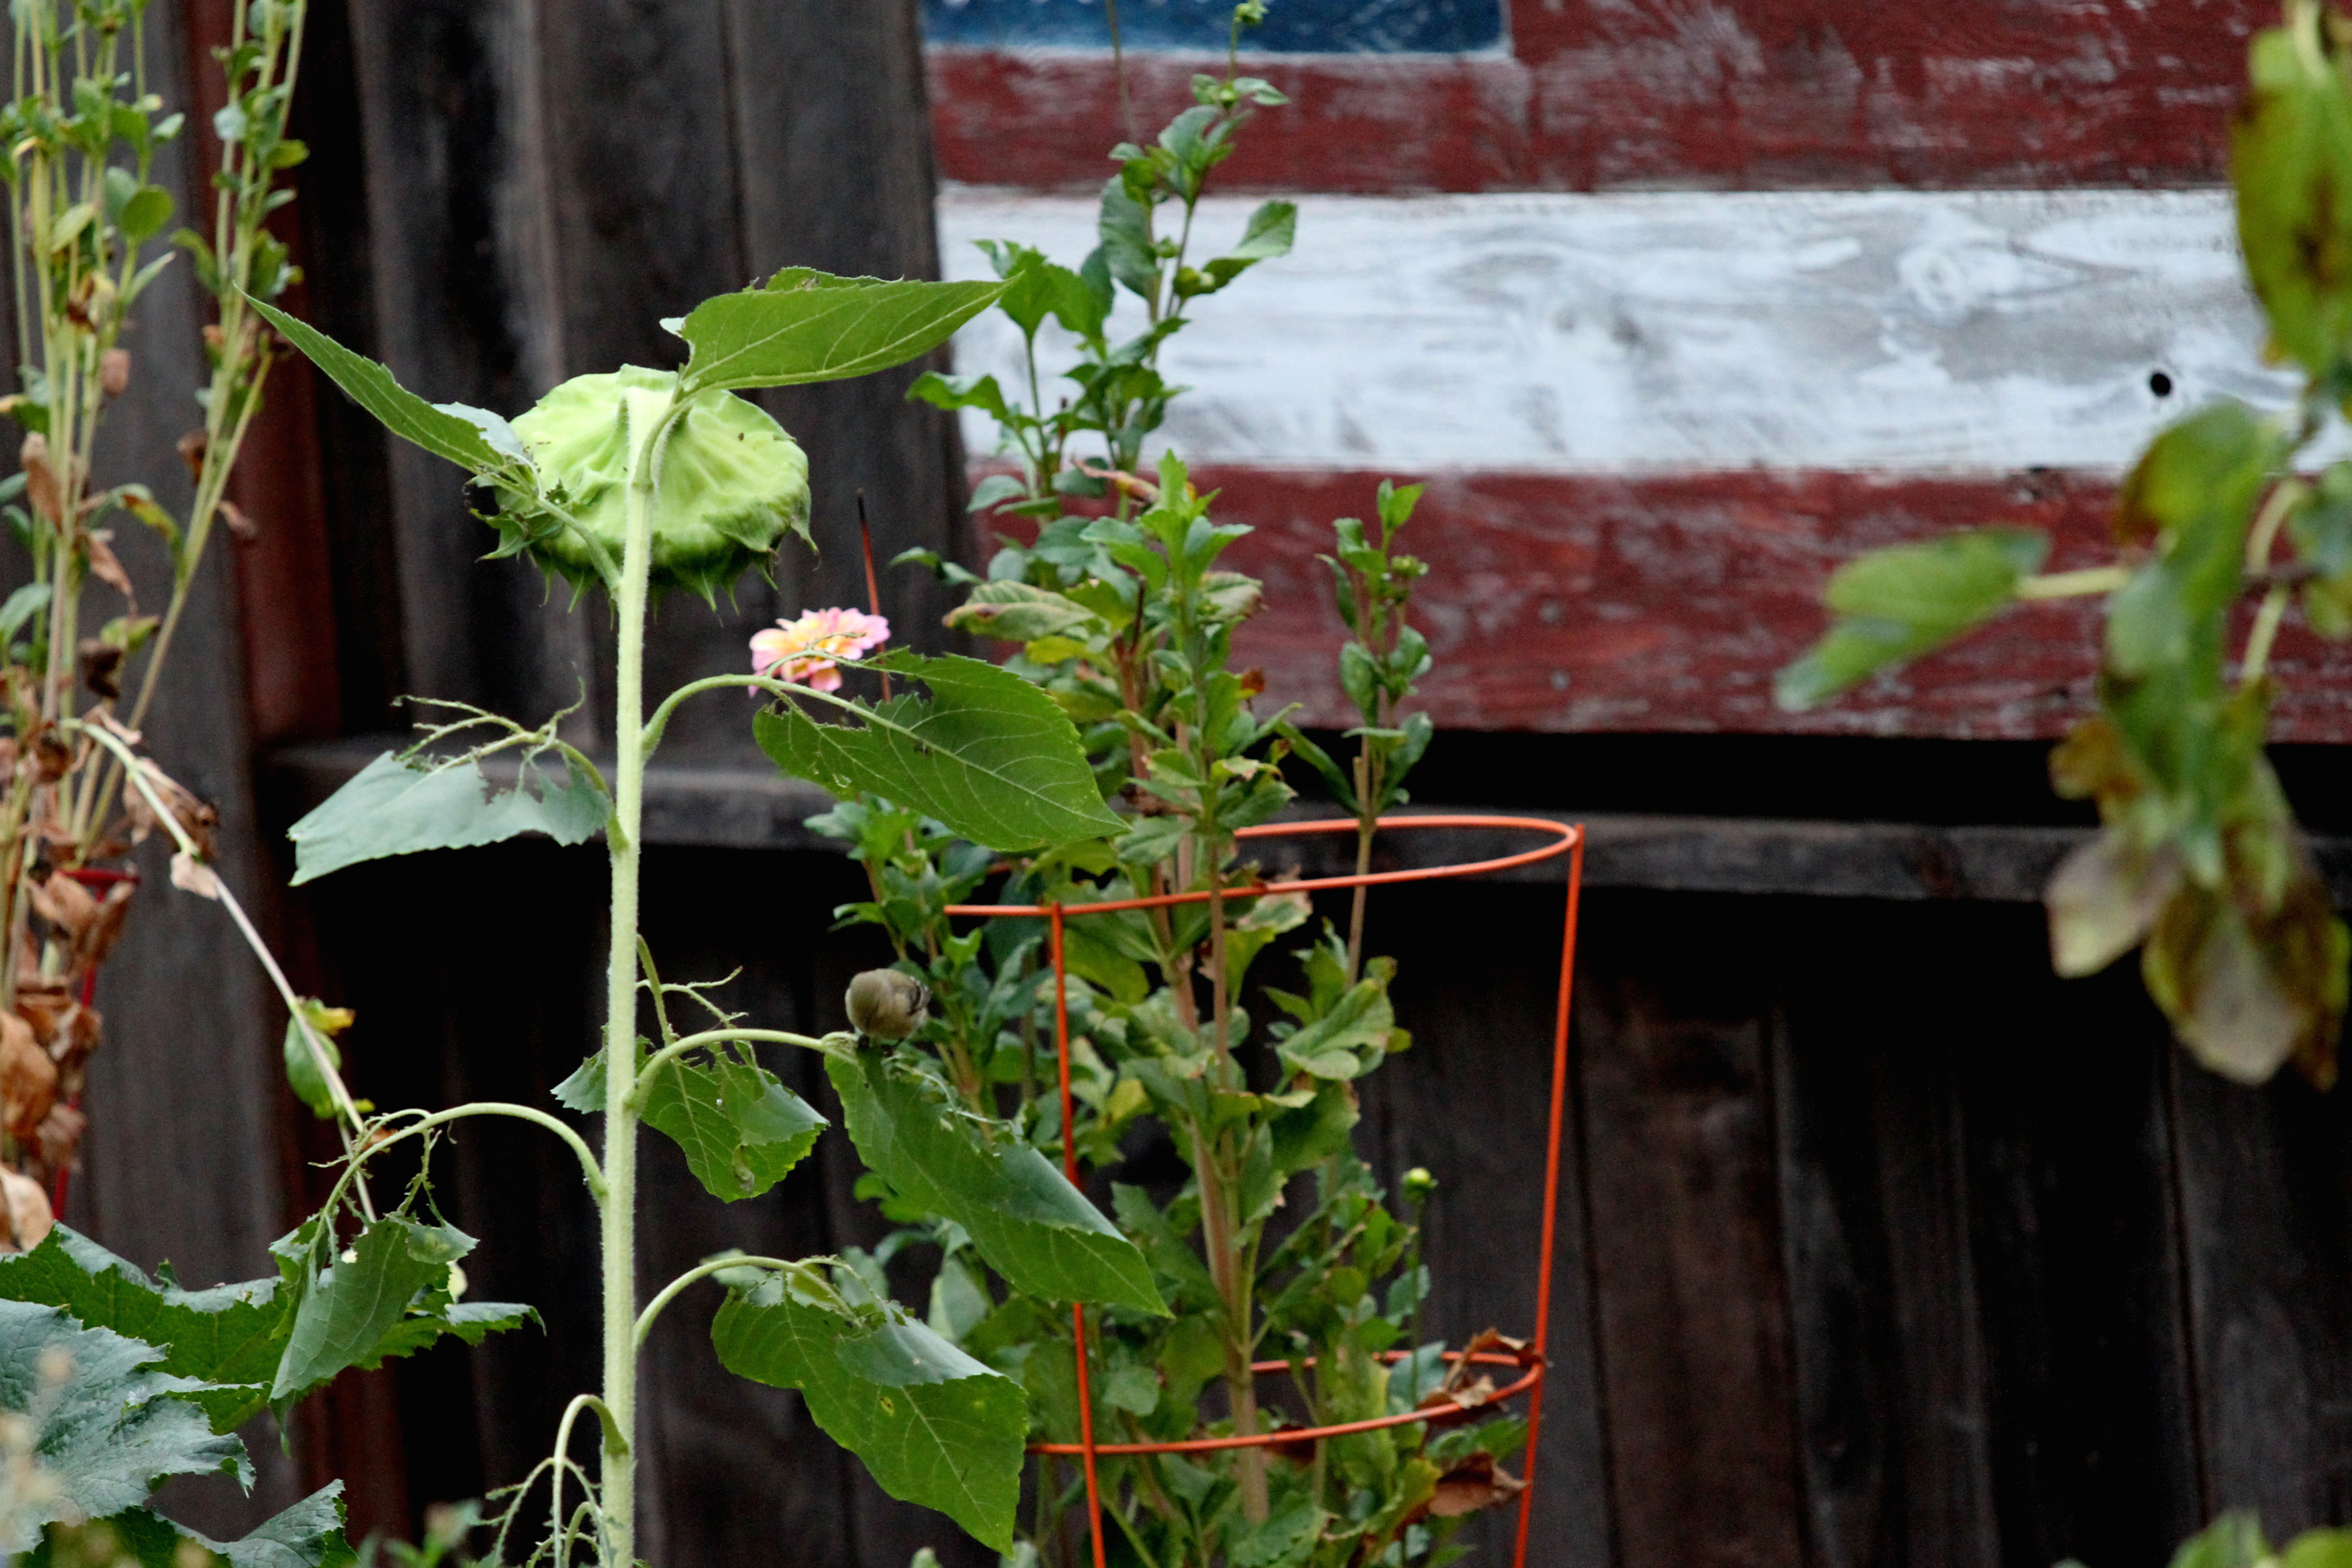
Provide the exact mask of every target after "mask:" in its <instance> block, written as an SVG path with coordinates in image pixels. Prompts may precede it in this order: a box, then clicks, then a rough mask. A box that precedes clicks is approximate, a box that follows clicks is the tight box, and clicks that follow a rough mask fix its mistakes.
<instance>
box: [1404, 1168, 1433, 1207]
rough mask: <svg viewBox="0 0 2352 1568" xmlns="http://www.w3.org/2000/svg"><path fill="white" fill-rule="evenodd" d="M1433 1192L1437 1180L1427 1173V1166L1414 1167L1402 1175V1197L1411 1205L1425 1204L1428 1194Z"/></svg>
mask: <svg viewBox="0 0 2352 1568" xmlns="http://www.w3.org/2000/svg"><path fill="white" fill-rule="evenodd" d="M1435 1191H1437V1178H1436V1177H1435V1176H1433V1175H1431V1174H1430V1173H1429V1168H1428V1167H1427V1166H1425V1165H1415V1166H1414V1167H1413V1168H1412V1170H1410V1171H1407V1172H1406V1173H1404V1195H1405V1196H1406V1197H1407V1198H1408V1199H1410V1200H1411V1201H1412V1202H1413V1203H1416V1204H1424V1203H1427V1202H1428V1201H1429V1194H1432V1193H1433V1192H1435Z"/></svg>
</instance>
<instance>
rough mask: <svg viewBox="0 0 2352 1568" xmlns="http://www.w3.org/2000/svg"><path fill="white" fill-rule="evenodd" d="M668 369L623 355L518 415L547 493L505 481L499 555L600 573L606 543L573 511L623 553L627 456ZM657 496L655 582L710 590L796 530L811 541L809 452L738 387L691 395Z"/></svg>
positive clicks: (654, 410)
mask: <svg viewBox="0 0 2352 1568" xmlns="http://www.w3.org/2000/svg"><path fill="white" fill-rule="evenodd" d="M676 387H677V375H676V374H674V373H672V372H669V371H659V370H646V369H645V368H644V367H642V366H639V365H624V366H622V367H621V369H620V370H618V371H616V372H614V374H610V375H579V376H574V377H572V379H571V380H570V381H567V382H565V383H564V384H562V385H561V386H559V387H557V388H556V389H555V390H554V391H552V392H551V393H549V394H548V395H546V396H545V397H542V398H541V399H540V400H539V405H538V406H537V407H535V408H533V409H532V410H531V411H530V413H528V414H525V415H524V416H521V417H520V418H519V419H517V420H516V421H515V422H514V432H515V435H516V436H517V437H520V439H521V441H522V444H523V447H524V448H525V449H526V450H527V451H529V452H530V458H531V461H532V462H533V463H534V464H535V465H536V466H537V467H538V469H539V473H540V482H541V486H542V487H543V488H544V489H545V491H546V502H545V503H542V502H541V500H539V499H538V498H536V497H533V496H528V495H523V494H520V493H518V492H515V491H512V490H509V489H505V488H504V487H500V489H499V512H498V515H497V516H495V517H493V518H491V519H489V521H490V523H491V525H492V526H493V527H495V528H497V529H498V530H499V532H500V533H501V534H504V535H505V536H506V540H507V544H506V548H505V549H504V550H502V551H501V552H500V553H501V554H514V553H519V552H520V553H527V554H529V555H530V558H531V559H532V560H533V561H535V562H537V563H539V564H540V565H541V567H543V568H545V569H547V570H549V571H551V572H560V573H562V574H563V575H564V577H566V578H567V579H569V580H570V581H571V582H572V583H574V584H589V583H595V582H599V581H601V580H602V574H601V573H600V571H599V568H598V563H597V551H596V549H594V548H593V547H591V545H590V544H589V543H588V542H587V540H584V539H583V538H582V537H581V534H580V530H577V529H574V528H572V527H571V526H570V525H569V524H568V523H567V522H566V521H564V519H563V518H562V516H559V515H558V514H557V513H556V512H555V511H553V510H550V508H551V506H552V507H555V508H561V509H562V511H563V512H565V513H569V514H570V517H571V519H572V521H576V522H578V523H579V524H580V525H581V528H582V529H584V530H585V531H587V532H588V533H589V534H590V535H591V536H593V539H594V540H595V542H596V544H597V545H599V546H602V547H603V551H604V555H605V556H606V557H607V558H608V559H609V560H611V561H612V562H614V563H616V564H617V563H619V561H620V559H621V552H622V546H623V544H624V543H625V539H626V531H627V526H628V486H629V460H630V457H631V453H632V448H633V447H635V444H636V441H637V439H638V436H637V433H638V432H641V431H642V430H644V429H645V428H646V426H647V425H649V424H650V423H651V422H652V421H654V420H656V419H659V418H660V417H661V416H662V414H663V412H664V411H665V410H667V408H668V407H669V404H670V398H671V395H672V394H673V392H674V391H675V389H676ZM660 474H661V480H660V488H659V489H658V490H657V491H656V494H655V497H654V510H653V523H654V551H653V574H652V578H651V584H652V587H653V589H654V591H655V592H656V594H658V593H659V592H661V591H662V590H663V589H666V588H691V589H692V590H694V591H695V592H696V593H697V594H699V595H702V597H703V598H704V599H706V600H709V599H711V598H713V596H714V595H717V594H718V593H719V590H720V589H722V588H730V587H732V586H733V585H734V584H735V581H736V579H737V578H739V577H740V576H742V574H744V573H745V572H747V571H749V570H751V568H752V567H754V566H757V567H761V568H762V569H764V568H765V567H766V565H767V562H768V558H769V557H770V556H772V555H773V554H774V553H775V552H776V548H777V546H778V545H780V544H782V542H783V539H784V535H785V533H786V532H787V531H789V532H793V533H797V534H799V535H800V536H801V538H802V539H803V541H807V540H808V537H809V532H808V512H809V489H808V458H807V457H806V456H805V455H803V453H802V451H801V448H800V443H798V442H796V441H794V440H793V438H792V437H790V436H788V435H786V434H785V433H784V430H783V427H782V426H780V425H778V424H777V423H776V422H775V421H774V420H773V419H772V418H770V417H769V416H768V415H767V414H766V413H765V411H763V410H761V408H760V407H758V406H757V405H753V404H751V403H747V402H745V401H744V400H743V399H742V398H740V397H738V396H736V395H734V394H733V393H731V392H719V391H708V392H701V393H698V394H696V395H694V397H692V398H691V399H689V400H688V403H687V405H686V408H685V411H684V412H683V413H682V414H680V415H679V416H677V419H676V420H674V421H673V422H672V423H671V425H670V427H669V430H668V433H667V435H666V436H665V437H664V438H663V441H662V452H661V468H660Z"/></svg>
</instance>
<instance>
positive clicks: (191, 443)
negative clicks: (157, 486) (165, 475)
mask: <svg viewBox="0 0 2352 1568" xmlns="http://www.w3.org/2000/svg"><path fill="white" fill-rule="evenodd" d="M207 445H208V443H207V442H206V441H205V433H204V432H203V431H201V430H191V431H189V432H188V433H187V434H186V435H184V436H183V437H180V438H179V439H178V440H177V441H175V442H173V450H174V451H176V452H178V453H179V454H180V461H182V462H184V463H185V464H187V465H188V478H190V479H203V478H204V477H205V447H206V446H207Z"/></svg>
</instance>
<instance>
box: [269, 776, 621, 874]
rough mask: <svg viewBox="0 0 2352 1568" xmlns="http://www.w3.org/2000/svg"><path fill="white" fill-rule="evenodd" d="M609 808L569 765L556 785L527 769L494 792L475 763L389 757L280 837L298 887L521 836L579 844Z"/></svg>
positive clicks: (596, 827) (601, 821) (593, 832)
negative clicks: (396, 858) (377, 864)
mask: <svg viewBox="0 0 2352 1568" xmlns="http://www.w3.org/2000/svg"><path fill="white" fill-rule="evenodd" d="M611 815H612V804H611V802H609V801H607V800H606V799H605V798H604V791H602V790H600V789H598V788H597V787H596V784H595V781H594V780H593V779H591V778H589V777H587V776H586V775H585V774H583V773H579V772H578V771H577V770H575V769H572V768H571V767H570V766H568V765H567V766H566V768H565V769H564V778H563V782H562V783H561V784H557V783H555V782H553V781H552V780H551V779H549V778H548V777H546V776H545V774H543V773H541V771H540V769H539V768H538V767H536V766H535V765H533V766H526V767H525V768H524V769H523V773H522V778H521V779H520V782H519V783H518V784H517V786H516V787H515V788H513V789H508V790H500V791H498V792H496V793H492V791H491V789H490V784H489V781H488V779H487V778H485V777H483V776H482V770H481V765H480V764H479V763H458V764H457V765H455V766H443V767H437V768H433V769H430V770H426V769H421V768H415V767H411V766H410V765H408V764H407V763H404V762H402V761H401V760H400V759H399V758H397V757H395V756H394V754H393V753H392V752H384V753H383V755H382V756H380V757H378V758H376V760H375V761H373V762H372V763H369V764H368V765H367V766H366V767H364V768H362V769H361V770H360V772H359V773H358V774H357V775H356V776H355V777H353V778H352V781H351V782H350V783H349V784H345V785H343V787H342V788H341V789H339V790H337V791H336V792H335V793H334V794H333V795H330V796H328V797H327V799H326V800H325V801H323V802H322V803H320V805H319V807H318V809H317V810H315V811H313V812H311V813H310V815H309V816H305V817H303V818H302V820H301V821H299V822H298V823H296V824H295V825H294V826H291V827H289V828H288V829H287V830H286V837H289V838H290V839H292V840H293V841H294V883H293V885H294V886H297V887H299V886H300V885H301V884H302V883H304V882H307V881H310V879H312V878H314V877H323V876H325V875H326V874H327V873H328V872H330V871H339V870H341V869H342V868H344V867H346V866H355V865H357V864H359V863H360V862H361V861H362V860H376V859H381V858H384V857H386V856H391V855H413V854H415V853H417V852H418V851H420V850H425V849H463V848H470V847H474V846H476V845H482V844H496V843H499V841H500V840H502V839H508V838H513V837H517V836H519V835H521V834H525V833H544V834H546V835H547V836H548V837H551V838H552V839H554V840H555V841H556V842H557V843H558V844H580V843H584V842H586V841H587V840H588V839H590V838H592V837H594V836H596V835H597V834H599V833H601V832H603V831H604V824H605V821H606V820H607V818H609V817H610V816H611Z"/></svg>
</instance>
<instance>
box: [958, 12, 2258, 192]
mask: <svg viewBox="0 0 2352 1568" xmlns="http://www.w3.org/2000/svg"><path fill="white" fill-rule="evenodd" d="M2276 15H2277V7H2276V6H2275V5H2272V4H2270V3H2269V0H2166V3H2164V4H2161V5H2145V6H2143V5H2021V4H2017V3H2015V0H1947V3H1945V4H1939V5H1889V4H1886V3H1885V0H1568V3H1565V4H1562V3H1557V0H1519V3H1518V4H1516V5H1513V7H1512V39H1513V42H1512V48H1511V52H1510V54H1509V55H1508V57H1500V56H1497V57H1465V58H1454V59H1443V58H1439V59H1433V58H1379V57H1348V56H1322V57H1297V56H1290V57H1270V58H1265V59H1261V60H1254V61H1252V62H1251V65H1250V68H1251V69H1252V70H1254V71H1260V72H1263V73H1264V74H1265V75H1266V76H1267V77H1268V78H1269V79H1272V80H1273V81H1275V82H1276V84H1277V85H1279V86H1280V87H1282V88H1283V89H1284V90H1285V91H1286V92H1288V93H1290V94H1291V96H1292V97H1293V99H1294V100H1296V102H1295V103H1294V104H1293V106H1291V107H1289V108H1286V109H1283V110H1276V111H1275V112H1276V113H1277V114H1279V115H1280V116H1281V119H1282V127H1281V131H1280V133H1279V134H1263V135H1257V136H1253V137H1245V138H1244V142H1243V150H1242V151H1241V153H1239V154H1237V155H1236V156H1235V157H1234V160H1233V161H1232V162H1231V163H1228V164H1227V165H1226V166H1225V168H1224V169H1223V171H1222V172H1221V174H1220V184H1221V185H1222V186H1223V188H1226V189H1244V190H1246V189H1279V190H1313V191H1336V192H1361V193H1378V192H1387V191H1421V190H1429V191H1486V190H1526V189H1538V190H1593V189H1611V188H1624V187H1629V186H1644V185H1661V184H1667V185H1685V186H1690V185H1696V186H1704V187H1710V188H1718V187H1719V188H1736V189H1749V190H1764V189H1787V188H1807V187H1845V188H1853V187H1868V186H1878V185H1917V186H1926V187H1957V186H2004V185H2010V186H2053V185H2082V184H2126V185H2166V184H2203V183H2208V182H2210V181H2213V180H2217V179H2219V178H2221V176H2222V174H2223V173H2224V159H2225V155H2226V138H2225V135H2224V132H2225V129H2226V125H2227V119H2228V115H2229V112H2230V109H2231V105H2232V104H2234V103H2235V102H2236V100H2237V96H2238V92H2239V89H2240V86H2241V84H2242V81H2243V80H2244V56H2245V39H2246V37H2247V36H2248V35H2249V34H2250V33H2251V32H2252V30H2253V29H2254V28H2255V27H2257V26H2263V25H2266V24H2268V23H2270V22H2272V21H2273V20H2274V19H2275V17H2276ZM1222 65H1223V61H1222V59H1215V60H1212V59H1207V58H1192V57H1178V56H1168V55H1140V56H1135V57H1132V58H1130V59H1129V71H1130V85H1131V88H1132V92H1133V97H1134V100H1135V103H1136V112H1137V118H1138V121H1139V128H1140V129H1142V130H1143V131H1145V132H1149V131H1150V130H1151V129H1153V128H1156V127H1157V126H1158V125H1160V123H1162V122H1163V121H1165V120H1166V119H1167V118H1168V117H1169V116H1170V115H1171V114H1173V113H1174V112H1175V111H1176V110H1179V109H1181V108H1182V107H1184V106H1185V105H1187V104H1189V103H1190V102H1191V101H1192V97H1191V89H1190V83H1191V80H1192V73H1193V72H1194V71H1195V70H1197V69H1213V68H1222ZM930 93H931V106H932V119H933V127H934V134H935V136H936V138H937V143H938V148H939V155H940V172H941V174H944V175H945V176H946V177H948V178H950V179H953V180H962V181H968V182H971V183H973V184H1011V185H1018V186H1024V187H1029V188H1034V189H1040V190H1057V189H1084V188H1087V187H1090V186H1093V185H1096V184H1099V183H1100V182H1101V180H1102V179H1103V178H1104V177H1105V175H1107V174H1108V172H1109V170H1108V163H1106V161H1105V159H1104V157H1103V153H1104V150H1105V148H1106V147H1107V145H1108V143H1109V142H1111V141H1113V140H1115V139H1117V138H1118V136H1120V135H1123V134H1125V133H1126V132H1125V129H1124V128H1123V127H1122V126H1121V124H1120V121H1119V114H1118V94H1117V89H1116V86H1115V83H1114V81H1113V79H1112V75H1111V69H1110V64H1109V61H1108V58H1107V57H1104V56H1095V55H1089V54H1074V53H1068V52H1063V53H1045V52H1040V53H1037V54H1027V55H1024V54H1010V53H993V52H988V51H975V50H964V49H934V50H933V51H931V55H930Z"/></svg>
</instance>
